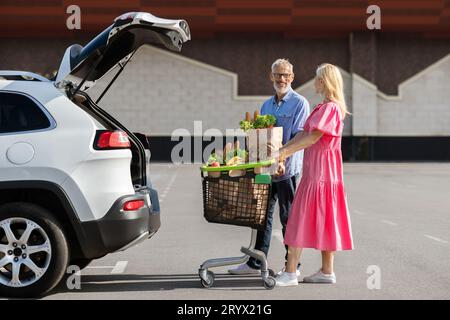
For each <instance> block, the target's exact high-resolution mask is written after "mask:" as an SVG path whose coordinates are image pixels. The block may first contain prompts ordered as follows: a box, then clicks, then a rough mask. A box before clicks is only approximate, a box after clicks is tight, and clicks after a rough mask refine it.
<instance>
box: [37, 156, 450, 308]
mask: <svg viewBox="0 0 450 320" xmlns="http://www.w3.org/2000/svg"><path fill="white" fill-rule="evenodd" d="M198 167H199V166H198V165H183V166H175V165H169V164H153V165H152V166H151V170H152V179H153V184H154V185H155V186H156V188H157V189H158V192H159V194H160V199H161V210H162V227H161V229H160V230H159V232H158V233H157V234H156V235H155V236H154V237H153V238H152V239H150V240H148V241H146V242H144V243H141V244H140V245H138V246H136V247H133V248H131V249H129V250H128V251H125V252H119V253H114V254H110V255H108V256H106V257H104V258H102V259H99V260H96V261H94V262H93V263H92V264H91V265H90V266H89V267H88V268H86V269H85V270H83V271H82V275H81V287H80V289H73V290H69V289H67V287H66V286H65V283H62V284H61V286H60V287H59V288H58V289H57V290H56V291H54V292H52V293H51V294H50V295H48V296H47V297H45V298H44V299H64V300H71V299H89V300H91V299H120V300H126V299H162V300H167V299H173V300H178V299H201V300H208V299H218V300H220V299H242V300H246V299H253V300H272V299H273V300H279V299H283V300H285V299H298V300H301V299H449V298H450V273H449V272H448V266H449V265H450V219H449V218H450V198H449V196H450V185H449V181H450V164H447V163H370V164H369V163H345V164H344V179H345V185H346V190H347V194H348V200H349V208H350V211H351V218H352V227H353V236H354V242H355V250H353V251H349V252H342V253H338V254H337V256H336V259H335V271H336V276H337V281H338V282H337V284H335V285H317V284H316V285H314V284H302V283H300V285H299V286H297V287H288V288H275V289H273V290H266V289H264V287H263V285H262V281H261V279H260V278H258V277H256V276H246V277H234V276H229V275H227V274H226V268H217V269H216V270H214V271H215V273H216V281H215V283H214V286H213V287H212V288H209V289H205V288H203V287H202V286H201V285H200V281H199V278H198V275H197V270H198V267H199V265H200V264H201V263H202V262H203V261H205V260H207V259H210V258H216V257H229V256H239V255H241V254H240V252H239V249H240V247H241V246H243V245H247V244H248V243H249V240H250V229H248V228H243V227H236V226H228V225H220V224H210V223H207V222H206V220H205V219H204V218H203V215H202V193H201V181H200V174H199V169H198ZM274 226H275V228H276V230H275V231H274V235H273V239H272V245H271V250H270V253H269V257H268V258H269V265H270V267H271V268H272V269H274V270H276V271H277V270H279V269H280V267H281V266H282V264H283V257H284V247H283V245H282V237H281V230H280V229H281V228H280V224H279V221H278V219H276V221H275V222H274ZM302 264H303V275H309V274H310V273H313V272H315V271H316V270H317V269H318V267H319V266H320V254H319V252H317V251H315V250H311V249H309V250H305V251H304V254H303V257H302Z"/></svg>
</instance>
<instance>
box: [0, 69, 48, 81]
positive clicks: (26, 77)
mask: <svg viewBox="0 0 450 320" xmlns="http://www.w3.org/2000/svg"><path fill="white" fill-rule="evenodd" d="M1 78H3V79H4V80H13V81H42V82H49V81H50V80H49V79H47V78H45V77H43V76H41V75H39V74H36V73H33V72H28V71H16V70H0V79H1Z"/></svg>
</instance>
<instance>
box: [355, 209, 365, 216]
mask: <svg viewBox="0 0 450 320" xmlns="http://www.w3.org/2000/svg"><path fill="white" fill-rule="evenodd" d="M353 212H354V213H356V214H359V215H360V216H365V215H366V214H367V213H365V212H362V211H359V210H353Z"/></svg>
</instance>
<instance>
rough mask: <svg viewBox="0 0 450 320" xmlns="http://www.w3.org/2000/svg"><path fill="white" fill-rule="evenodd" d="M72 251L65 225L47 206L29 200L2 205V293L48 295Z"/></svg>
mask: <svg viewBox="0 0 450 320" xmlns="http://www.w3.org/2000/svg"><path fill="white" fill-rule="evenodd" d="M7 229H9V230H10V231H12V235H11V232H10V231H6V230H7ZM29 230H32V231H29ZM6 232H8V234H9V236H7V234H6ZM69 254H70V253H69V246H68V243H67V237H66V235H65V232H64V229H63V227H62V226H61V224H60V223H59V222H58V221H57V220H56V219H55V218H54V217H53V216H52V215H51V213H50V212H49V211H48V210H46V209H44V208H42V207H40V206H38V205H35V204H32V203H26V202H15V203H8V204H4V205H2V206H0V296H3V297H13V298H32V297H38V296H42V295H45V294H46V293H48V292H49V291H50V290H52V289H53V288H54V287H55V286H56V285H57V284H58V283H59V282H60V281H61V279H62V277H63V276H64V274H65V272H66V268H67V265H68V262H69ZM27 259H28V260H27ZM30 261H31V262H30ZM5 262H6V264H5ZM16 279H19V281H17V280H16Z"/></svg>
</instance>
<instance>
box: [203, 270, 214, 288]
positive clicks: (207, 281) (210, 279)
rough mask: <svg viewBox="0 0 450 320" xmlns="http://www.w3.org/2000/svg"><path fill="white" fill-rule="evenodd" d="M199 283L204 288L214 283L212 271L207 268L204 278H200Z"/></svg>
mask: <svg viewBox="0 0 450 320" xmlns="http://www.w3.org/2000/svg"><path fill="white" fill-rule="evenodd" d="M201 283H202V286H203V287H204V288H209V287H211V286H212V285H213V283H214V272H212V271H209V270H208V271H207V272H206V279H203V278H202V279H201Z"/></svg>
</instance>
